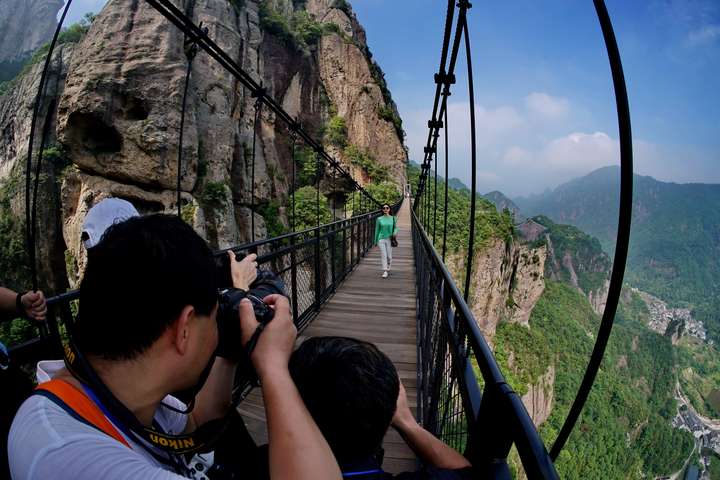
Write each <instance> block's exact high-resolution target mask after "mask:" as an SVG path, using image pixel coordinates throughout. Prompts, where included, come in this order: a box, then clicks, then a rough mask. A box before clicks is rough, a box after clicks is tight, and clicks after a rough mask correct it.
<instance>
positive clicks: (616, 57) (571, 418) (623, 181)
mask: <svg viewBox="0 0 720 480" xmlns="http://www.w3.org/2000/svg"><path fill="white" fill-rule="evenodd" d="M593 4H594V6H595V11H596V13H597V17H598V21H599V22H600V28H601V29H602V34H603V39H604V41H605V48H606V50H607V54H608V61H609V63H610V70H611V72H612V79H613V88H614V90H615V104H616V107H617V115H618V132H619V137H620V211H619V214H618V233H617V239H616V242H615V258H614V259H613V267H612V274H611V276H610V286H609V288H608V296H607V301H606V303H605V310H604V311H603V317H602V320H601V322H600V328H599V330H598V334H597V340H596V341H595V346H594V347H593V351H592V354H591V355H590V361H589V362H588V365H587V368H586V370H585V375H584V376H583V379H582V383H581V384H580V388H579V389H578V393H577V395H576V396H575V401H574V402H573V404H572V406H571V407H570V411H569V413H568V416H567V418H566V419H565V423H563V426H562V428H561V429H560V433H559V434H558V436H557V439H556V440H555V443H554V444H553V446H552V449H551V450H550V458H552V459H553V460H555V459H557V457H558V455H559V454H560V451H561V450H562V449H563V447H564V446H565V443H566V442H567V440H568V438H569V437H570V433H571V432H572V430H573V427H574V426H575V423H576V422H577V420H578V418H579V417H580V413H581V412H582V409H583V407H584V406H585V402H586V401H587V397H588V395H589V394H590V390H591V389H592V386H593V383H594V382H595V377H596V376H597V373H598V370H599V369H600V363H601V362H602V359H603V356H604V355H605V348H606V347H607V343H608V340H609V339H610V333H611V332H612V327H613V322H614V320H615V312H616V310H617V306H618V302H619V300H620V291H621V289H622V283H623V277H624V275H625V263H626V262H627V254H628V245H629V242H630V226H631V223H632V190H633V152H632V128H631V124H630V105H629V101H628V96H627V88H626V85H625V75H624V73H623V67H622V61H621V59H620V51H619V49H618V45H617V40H616V38H615V32H614V31H613V26H612V21H611V20H610V15H609V14H608V11H607V8H606V6H605V2H604V1H603V0H593Z"/></svg>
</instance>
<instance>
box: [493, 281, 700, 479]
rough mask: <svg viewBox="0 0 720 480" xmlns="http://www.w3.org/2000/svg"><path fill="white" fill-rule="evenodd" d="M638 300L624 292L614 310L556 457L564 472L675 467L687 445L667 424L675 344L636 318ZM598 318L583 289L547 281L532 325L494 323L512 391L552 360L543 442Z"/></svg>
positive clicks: (567, 397)
mask: <svg viewBox="0 0 720 480" xmlns="http://www.w3.org/2000/svg"><path fill="white" fill-rule="evenodd" d="M636 300H637V299H634V298H626V301H625V302H624V303H623V305H622V306H621V308H620V309H619V311H618V318H617V322H616V325H615V328H614V331H613V335H612V337H611V340H610V344H609V345H608V350H607V353H606V355H605V359H604V361H603V365H602V369H601V371H600V373H599V374H598V377H597V380H596V383H595V385H594V387H593V390H592V392H591V393H590V396H589V398H588V402H587V404H586V406H585V409H584V410H583V414H582V415H581V417H580V420H579V422H578V425H577V427H576V428H575V430H574V431H573V433H572V435H571V436H570V440H569V442H568V444H567V446H566V448H565V450H564V451H563V453H562V454H561V455H560V458H559V459H558V462H557V468H558V471H559V473H560V476H561V477H562V478H603V479H604V478H628V477H634V478H635V477H640V476H642V475H641V472H645V473H648V474H651V475H662V474H668V473H672V472H674V471H676V470H678V469H679V468H680V467H681V466H682V463H683V461H684V460H685V459H686V458H687V457H688V455H689V454H690V451H691V450H692V445H693V439H692V436H691V435H690V433H689V432H686V431H683V430H677V429H673V428H672V426H671V425H670V419H671V418H672V417H673V416H674V415H675V412H676V403H675V400H674V399H673V387H674V371H673V365H674V361H675V359H674V352H673V349H672V345H671V344H670V341H669V339H667V338H665V337H663V336H660V335H657V334H656V333H654V332H652V331H650V330H648V329H647V328H646V327H645V326H644V325H643V324H642V323H640V322H638V321H637V315H638V314H639V311H638V304H637V301H636ZM626 305H628V306H629V307H628V308H627V309H626ZM598 325H599V318H598V317H597V315H596V314H595V313H594V312H593V311H592V308H591V307H590V304H589V303H588V301H587V299H586V298H585V297H584V296H583V295H582V294H581V293H579V292H578V291H577V290H575V289H573V288H572V287H570V286H568V285H566V284H564V283H560V282H554V281H550V280H546V287H545V292H544V293H543V295H542V297H541V298H540V300H539V301H538V303H537V305H536V306H535V308H534V310H533V312H532V314H531V317H530V329H529V330H528V329H526V328H525V327H522V326H519V325H507V324H503V323H501V324H500V325H499V326H498V330H497V336H496V340H495V342H496V347H495V348H496V352H497V353H498V359H499V360H500V362H501V366H502V367H503V372H504V373H505V374H506V378H507V379H508V381H509V382H510V384H511V385H512V386H513V388H515V389H516V390H517V391H519V392H524V391H526V390H527V382H528V379H533V378H535V379H537V378H538V377H539V376H540V375H542V374H543V373H544V372H545V371H546V369H547V368H548V366H549V365H554V366H555V385H554V393H555V403H554V405H553V410H552V413H551V415H550V417H549V418H548V420H547V421H546V422H545V423H544V424H543V426H542V428H541V434H542V436H543V439H544V440H545V442H546V444H548V445H550V444H552V442H553V441H554V440H555V438H556V436H557V432H558V431H559V429H560V427H561V425H562V422H563V421H564V419H565V416H566V415H567V412H568V409H569V407H570V404H571V403H572V401H573V399H574V398H575V394H576V392H577V388H578V386H579V385H580V381H581V379H582V375H583V373H584V368H585V365H586V363H587V359H588V358H589V356H590V352H591V349H592V346H593V343H594V335H595V333H596V331H597V328H598ZM509 352H512V366H510V365H509V362H508V358H509V357H510V353H509ZM530 383H533V382H530Z"/></svg>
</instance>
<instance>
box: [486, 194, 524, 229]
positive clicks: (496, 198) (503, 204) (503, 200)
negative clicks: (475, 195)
mask: <svg viewBox="0 0 720 480" xmlns="http://www.w3.org/2000/svg"><path fill="white" fill-rule="evenodd" d="M483 197H485V198H487V199H488V200H490V201H491V202H492V203H493V204H494V205H495V208H497V209H498V212H502V211H503V210H505V209H506V208H507V209H508V210H510V213H512V214H513V217H514V218H515V221H516V222H521V221H523V220H525V217H524V216H523V215H522V214H521V213H520V208H518V206H517V205H515V202H513V201H512V200H510V199H509V198H508V197H506V196H505V194H504V193H502V192H499V191H497V190H494V191H492V192H488V193H486V194H485V195H483Z"/></svg>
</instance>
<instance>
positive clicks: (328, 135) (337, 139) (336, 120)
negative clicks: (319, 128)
mask: <svg viewBox="0 0 720 480" xmlns="http://www.w3.org/2000/svg"><path fill="white" fill-rule="evenodd" d="M325 141H326V142H327V143H329V144H331V145H335V146H336V147H338V148H345V147H346V146H347V141H348V138H347V125H346V124H345V119H344V118H343V117H339V116H337V115H336V116H334V117H332V118H331V119H330V120H328V122H327V125H325Z"/></svg>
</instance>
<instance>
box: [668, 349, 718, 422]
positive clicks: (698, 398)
mask: <svg viewBox="0 0 720 480" xmlns="http://www.w3.org/2000/svg"><path fill="white" fill-rule="evenodd" d="M677 352H678V366H679V368H680V371H679V374H678V377H679V380H680V385H681V386H682V390H683V393H684V394H685V396H686V397H688V399H689V400H690V402H691V403H692V405H693V407H694V408H695V410H697V411H698V413H700V414H702V415H708V416H711V417H713V418H718V417H720V405H718V404H717V396H718V393H719V392H718V389H719V388H720V352H718V350H717V347H716V346H708V345H704V344H702V343H700V342H699V341H698V340H696V339H694V338H692V337H685V338H683V339H682V340H681V341H680V343H679V344H678V345H677Z"/></svg>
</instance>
